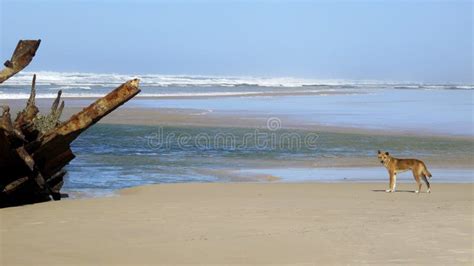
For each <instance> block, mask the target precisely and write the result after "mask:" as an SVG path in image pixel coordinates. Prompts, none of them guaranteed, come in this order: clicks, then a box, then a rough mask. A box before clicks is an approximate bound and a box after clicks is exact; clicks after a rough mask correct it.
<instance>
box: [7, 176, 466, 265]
mask: <svg viewBox="0 0 474 266" xmlns="http://www.w3.org/2000/svg"><path fill="white" fill-rule="evenodd" d="M385 186H386V184H381V183H365V184H343V183H339V184H318V183H306V184H305V183H301V184H270V183H266V184H256V183H240V184H237V183H230V184H229V183H227V184H222V183H212V184H174V185H151V186H145V187H137V188H133V189H127V190H124V191H122V193H121V195H120V196H115V197H108V198H96V199H81V200H63V201H60V202H50V203H44V204H36V205H29V206H23V207H16V208H7V209H1V210H0V221H1V236H0V239H1V247H2V249H1V256H0V257H1V261H0V264H2V265H16V264H29V265H65V264H74V265H80V264H102V265H103V264H127V265H137V264H145V263H148V264H187V263H201V264H207V265H208V264H218V265H223V264H275V263H278V264H311V265H313V264H377V265H381V264H400V263H404V264H444V265H463V264H464V265H472V263H473V235H472V232H473V230H474V227H473V213H472V206H473V203H474V202H473V197H474V196H473V195H474V194H473V188H474V187H473V185H472V184H436V183H434V184H433V193H431V194H426V193H421V194H414V193H412V191H413V184H399V186H398V189H399V192H397V193H391V194H389V193H385V192H383V190H384V189H385Z"/></svg>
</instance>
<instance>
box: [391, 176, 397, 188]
mask: <svg viewBox="0 0 474 266" xmlns="http://www.w3.org/2000/svg"><path fill="white" fill-rule="evenodd" d="M396 188H397V173H394V174H393V187H392V188H391V189H392V192H395V189H396Z"/></svg>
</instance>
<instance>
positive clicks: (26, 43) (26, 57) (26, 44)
mask: <svg viewBox="0 0 474 266" xmlns="http://www.w3.org/2000/svg"><path fill="white" fill-rule="evenodd" d="M40 43H41V40H21V41H19V42H18V44H17V46H16V49H15V52H13V55H12V58H11V59H10V60H7V61H6V62H5V63H4V64H3V65H4V66H5V68H4V69H3V70H2V71H0V83H3V82H4V81H5V80H7V79H9V78H10V77H12V76H13V75H15V74H16V73H18V72H20V71H21V70H23V69H24V68H25V67H26V66H28V65H29V64H30V62H31V60H33V57H34V56H35V54H36V50H38V47H39V45H40Z"/></svg>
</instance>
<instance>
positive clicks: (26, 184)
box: [0, 41, 140, 207]
mask: <svg viewBox="0 0 474 266" xmlns="http://www.w3.org/2000/svg"><path fill="white" fill-rule="evenodd" d="M24 42H26V43H29V41H20V42H19V44H18V47H20V44H22V43H24ZM36 45H37V46H36V48H34V49H33V50H30V49H27V51H29V52H24V49H26V48H25V47H23V46H22V47H20V48H18V47H17V49H16V50H15V53H14V55H13V57H12V60H11V62H12V65H13V67H12V69H15V71H16V70H18V69H19V70H18V71H20V70H21V69H23V68H24V67H25V66H26V65H28V63H29V62H30V61H31V58H32V56H31V51H33V55H34V52H36V49H37V48H38V45H39V41H38V42H37V44H36ZM28 47H30V48H31V45H30V46H28ZM18 51H20V52H21V53H20V54H19V55H16V54H17V52H18ZM25 54H26V55H25ZM27 55H30V56H31V57H28V56H27ZM19 58H20V59H19ZM28 58H29V59H28ZM27 59H28V60H27ZM25 62H26V64H25ZM17 64H18V65H17ZM17 66H22V67H21V69H20V68H17ZM7 68H8V67H7ZM9 71H12V70H9ZM18 71H17V72H18ZM4 73H7V72H5V70H4V71H2V72H0V83H2V82H3V81H4V80H6V79H8V78H9V77H11V76H12V75H14V73H13V72H10V73H13V74H12V75H10V76H8V77H6V76H4V77H3V78H4V79H3V80H1V78H2V76H1V75H3V74H4ZM15 73H16V72H15ZM5 77H6V78H5ZM35 83H36V75H34V76H33V81H32V86H31V93H30V97H29V99H28V102H27V104H26V107H25V108H24V109H23V110H22V111H20V112H19V113H18V115H17V117H16V119H15V120H14V121H12V118H11V115H10V107H9V106H2V107H1V108H2V109H3V113H2V115H1V116H0V207H6V206H15V205H21V204H27V203H35V202H42V201H48V200H51V199H54V200H59V199H60V198H61V193H60V190H61V187H62V185H63V183H64V181H63V178H64V176H65V175H66V171H65V170H64V169H63V168H64V166H66V165H67V164H68V163H69V162H70V161H71V160H72V159H74V157H75V156H74V154H73V153H72V151H71V148H70V145H71V142H73V141H74V140H75V139H76V138H77V137H78V136H79V135H80V134H81V133H82V132H84V131H85V130H86V129H87V128H89V127H90V126H92V125H93V124H95V123H97V122H98V121H99V120H100V119H101V118H103V117H104V116H106V115H107V114H109V113H110V112H112V111H113V110H115V109H116V108H117V107H119V106H120V105H122V104H124V103H125V102H127V101H128V100H130V99H131V98H133V97H134V96H135V95H137V94H138V93H139V92H140V89H139V87H138V85H139V80H138V79H133V80H129V81H127V82H125V83H123V84H122V85H120V86H119V87H118V88H116V89H115V90H113V91H112V92H110V93H109V94H107V95H106V96H104V97H102V98H100V99H98V100H96V101H95V102H94V103H92V104H91V105H90V106H89V107H87V108H84V109H83V110H82V111H81V112H79V113H77V114H75V115H73V116H72V117H71V118H69V120H67V121H65V122H61V121H60V117H61V113H62V111H63V109H64V101H61V91H59V92H58V95H57V97H56V99H55V100H54V102H53V104H52V106H51V111H50V113H49V114H47V115H42V114H40V113H39V110H38V107H37V106H36V104H35V96H36V88H35Z"/></svg>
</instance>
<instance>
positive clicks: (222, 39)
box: [0, 0, 473, 83]
mask: <svg viewBox="0 0 474 266" xmlns="http://www.w3.org/2000/svg"><path fill="white" fill-rule="evenodd" d="M0 9H1V19H0V37H1V41H0V55H1V60H2V62H3V60H6V59H8V58H9V57H10V54H11V51H12V50H13V49H14V47H15V45H16V43H17V40H18V39H37V38H41V39H42V43H41V46H40V49H39V52H38V54H37V58H36V59H35V60H34V61H33V63H32V64H31V66H30V67H29V68H28V70H32V71H33V70H34V71H38V70H52V71H80V72H103V73H112V72H114V73H129V74H132V73H133V74H137V73H142V74H144V73H156V74H202V75H251V76H271V77H273V76H293V77H306V78H316V79H318V78H319V79H327V78H341V79H377V80H395V81H422V82H468V83H472V82H473V68H472V63H473V46H472V45H473V29H472V23H473V21H472V16H473V4H472V2H471V1H464V2H463V1H299V2H297V1H171V0H170V1H143V0H142V1H132V0H130V1H53V0H49V1H33V0H30V1H25V0H23V1H21V0H20V1H18V0H17V1H9V0H8V1H7V0H0Z"/></svg>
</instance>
